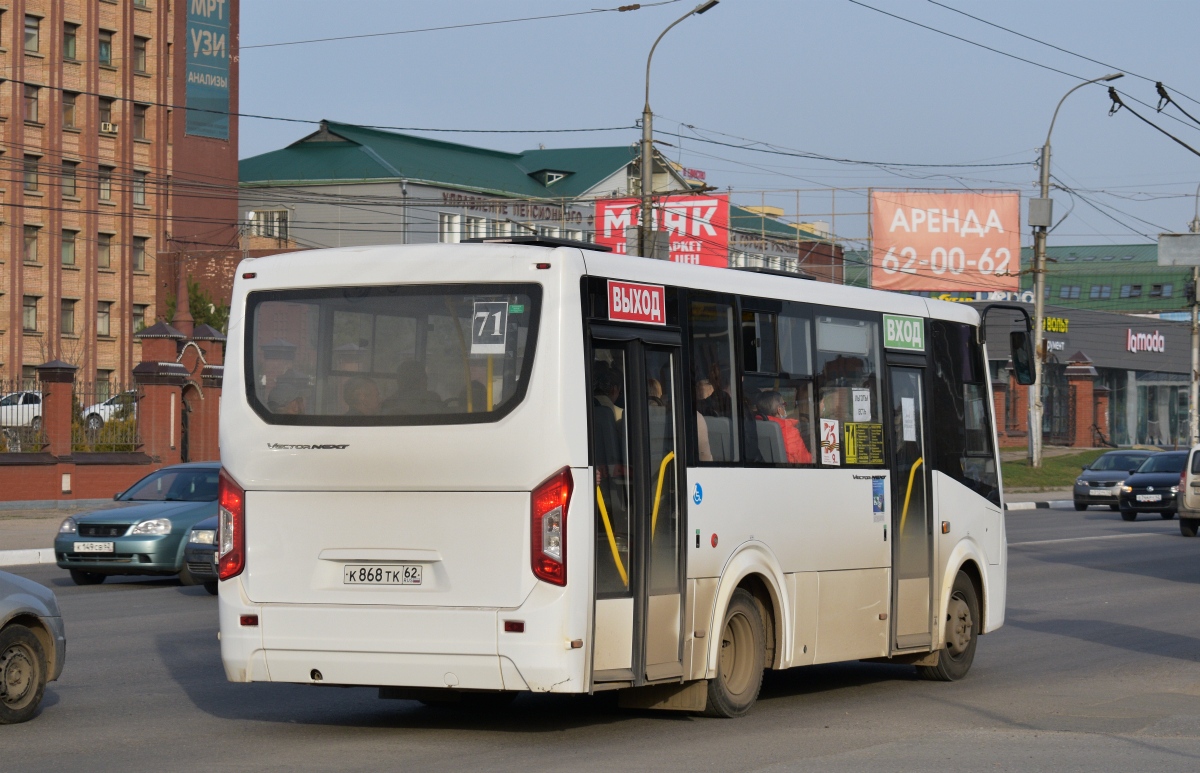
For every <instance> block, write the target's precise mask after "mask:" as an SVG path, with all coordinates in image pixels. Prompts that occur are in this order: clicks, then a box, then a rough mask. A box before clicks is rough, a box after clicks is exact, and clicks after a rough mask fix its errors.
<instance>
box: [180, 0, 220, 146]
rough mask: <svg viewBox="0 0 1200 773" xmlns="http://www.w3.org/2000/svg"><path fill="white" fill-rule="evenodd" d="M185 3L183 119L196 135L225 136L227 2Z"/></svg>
mask: <svg viewBox="0 0 1200 773" xmlns="http://www.w3.org/2000/svg"><path fill="white" fill-rule="evenodd" d="M184 1H185V2H186V3H187V7H188V15H187V73H186V77H187V99H186V102H185V107H186V108H187V123H186V125H185V129H184V131H185V132H186V133H187V134H191V135H194V136H197V137H213V138H215V139H218V140H228V139H229V48H230V42H231V41H230V36H229V3H228V2H227V1H226V0H184Z"/></svg>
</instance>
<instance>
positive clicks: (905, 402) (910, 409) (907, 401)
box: [900, 397, 917, 443]
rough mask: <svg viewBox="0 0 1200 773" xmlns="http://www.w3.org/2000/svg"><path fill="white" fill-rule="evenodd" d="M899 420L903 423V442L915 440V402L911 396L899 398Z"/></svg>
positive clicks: (913, 441)
mask: <svg viewBox="0 0 1200 773" xmlns="http://www.w3.org/2000/svg"><path fill="white" fill-rule="evenodd" d="M900 414H901V421H902V423H903V425H904V442H905V443H915V442H917V404H916V401H915V400H914V399H913V398H911V397H901V398H900Z"/></svg>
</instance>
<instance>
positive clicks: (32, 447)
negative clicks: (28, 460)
mask: <svg viewBox="0 0 1200 773" xmlns="http://www.w3.org/2000/svg"><path fill="white" fill-rule="evenodd" d="M45 406H46V395H44V394H43V393H42V392H41V391H40V390H39V388H38V384H37V383H36V382H34V383H32V384H31V383H28V382H27V381H25V380H24V379H15V380H12V381H0V453H9V454H15V453H38V452H39V451H41V450H43V449H44V448H45V447H46V431H45V428H44V426H43V422H42V411H43V410H44V409H45Z"/></svg>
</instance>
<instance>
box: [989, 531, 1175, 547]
mask: <svg viewBox="0 0 1200 773" xmlns="http://www.w3.org/2000/svg"><path fill="white" fill-rule="evenodd" d="M1171 536H1174V535H1171V534H1157V533H1154V532H1142V533H1140V534H1101V535H1097V536H1095V537H1066V538H1065V539H1040V540H1034V541H1032V542H1010V543H1008V546H1009V547H1010V548H1019V547H1021V546H1022V545H1053V544H1055V543H1058V542H1083V541H1084V540H1090V539H1129V538H1131V537H1171Z"/></svg>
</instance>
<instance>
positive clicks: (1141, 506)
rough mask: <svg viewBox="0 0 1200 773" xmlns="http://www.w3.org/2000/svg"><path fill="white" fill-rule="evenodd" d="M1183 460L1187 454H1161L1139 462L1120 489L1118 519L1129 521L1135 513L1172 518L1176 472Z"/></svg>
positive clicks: (1170, 452) (1177, 489)
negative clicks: (1136, 468) (1139, 464)
mask: <svg viewBox="0 0 1200 773" xmlns="http://www.w3.org/2000/svg"><path fill="white" fill-rule="evenodd" d="M1187 457H1188V452H1187V451H1164V452H1163V453H1160V454H1154V455H1153V456H1151V457H1150V458H1149V459H1147V460H1146V461H1145V462H1143V463H1142V466H1141V467H1139V468H1138V471H1137V472H1136V473H1134V474H1133V475H1130V476H1129V477H1128V478H1126V479H1125V485H1124V486H1122V487H1121V500H1120V506H1121V517H1122V518H1124V519H1125V520H1127V521H1132V520H1135V519H1136V518H1137V516H1138V513H1158V514H1159V515H1161V516H1162V517H1163V518H1164V519H1167V520H1170V519H1171V518H1174V517H1175V513H1176V512H1177V508H1178V503H1177V502H1176V501H1175V499H1176V495H1177V494H1178V493H1179V473H1181V472H1183V466H1184V465H1185V464H1187Z"/></svg>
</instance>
